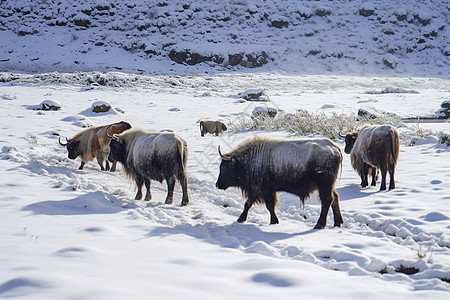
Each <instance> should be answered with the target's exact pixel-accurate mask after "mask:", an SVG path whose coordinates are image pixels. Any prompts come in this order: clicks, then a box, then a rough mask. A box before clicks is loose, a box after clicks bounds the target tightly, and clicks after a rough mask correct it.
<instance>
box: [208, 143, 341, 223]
mask: <svg viewBox="0 0 450 300" xmlns="http://www.w3.org/2000/svg"><path fill="white" fill-rule="evenodd" d="M219 155H220V157H221V158H222V161H221V164H220V173H219V177H218V179H217V183H216V187H217V188H219V189H223V190H225V189H227V188H228V187H238V188H240V189H241V191H242V192H243V194H244V196H246V198H247V200H246V202H245V204H244V211H243V212H242V214H241V215H240V217H239V219H238V222H245V221H246V220H247V215H248V211H249V209H250V208H251V207H252V205H253V204H255V203H258V204H265V205H266V208H267V209H268V210H269V212H270V224H277V223H278V222H279V221H278V217H277V215H276V213H275V206H276V204H277V201H278V196H277V192H281V191H284V192H288V193H291V194H294V195H297V196H298V197H300V200H301V202H302V204H304V201H305V199H307V198H308V197H309V196H310V195H311V193H312V192H314V191H318V192H319V198H320V202H321V212H320V217H319V220H318V221H317V224H316V226H315V227H314V228H315V229H321V228H325V226H326V223H327V215H328V211H329V209H330V206H331V208H332V210H333V214H334V226H341V225H342V224H343V219H342V215H341V211H340V208H339V195H338V193H337V192H336V190H335V182H336V178H337V176H338V173H339V169H340V167H341V165H342V152H341V150H340V148H339V147H338V146H337V145H336V144H334V143H333V142H332V141H331V140H329V139H326V138H323V139H271V138H260V137H255V138H253V139H249V140H247V141H244V142H243V143H242V144H240V145H239V146H238V147H237V148H236V149H235V150H233V151H232V152H230V153H228V154H225V155H223V154H222V153H221V152H220V146H219Z"/></svg>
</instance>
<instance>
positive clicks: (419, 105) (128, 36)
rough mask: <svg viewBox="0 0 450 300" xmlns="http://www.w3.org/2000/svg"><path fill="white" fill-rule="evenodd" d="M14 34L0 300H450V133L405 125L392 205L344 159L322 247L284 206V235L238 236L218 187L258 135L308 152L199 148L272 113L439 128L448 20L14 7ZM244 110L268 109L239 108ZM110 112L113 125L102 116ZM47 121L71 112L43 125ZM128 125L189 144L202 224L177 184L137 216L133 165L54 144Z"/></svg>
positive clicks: (383, 1) (315, 5)
mask: <svg viewBox="0 0 450 300" xmlns="http://www.w3.org/2000/svg"><path fill="white" fill-rule="evenodd" d="M360 9H365V10H374V13H373V15H369V16H367V17H366V16H363V15H361V14H360V11H359V10H360ZM367 14H370V13H369V12H367ZM0 16H1V17H0V24H1V25H2V30H0V38H1V40H2V41H4V42H3V43H1V44H0V72H1V73H0V128H1V132H2V134H1V135H0V191H1V192H0V219H1V220H2V226H1V227H0V240H1V243H0V266H1V272H0V298H8V299H33V300H34V299H124V298H130V299H148V298H156V299H179V298H188V299H230V298H237V299H265V298H274V297H277V298H282V299H298V298H299V296H302V297H304V298H305V299H329V298H342V299H361V298H364V299H380V298H383V299H406V298H408V299H447V298H448V295H449V292H450V284H449V280H450V204H449V200H450V197H449V188H448V183H449V182H450V169H449V168H448V161H449V159H450V148H449V146H448V145H447V144H441V139H442V136H443V135H445V134H446V135H449V134H450V123H449V122H448V120H439V122H414V121H411V122H408V123H401V124H400V125H398V127H397V130H398V132H399V135H400V144H401V145H400V154H399V161H398V165H397V168H396V173H395V176H396V188H395V189H394V190H391V191H378V189H379V184H380V181H381V180H378V182H377V187H367V188H364V189H362V188H361V187H360V185H359V183H360V178H359V176H358V174H357V173H356V172H355V171H354V170H353V169H352V167H351V164H350V157H349V155H344V161H343V164H342V172H341V173H340V176H339V178H338V180H337V182H336V190H337V192H338V193H339V197H340V207H341V212H342V215H343V218H344V225H343V227H341V228H334V227H333V217H332V212H330V213H329V216H328V224H327V227H326V228H325V229H323V230H313V229H312V228H313V227H314V225H315V224H316V222H317V220H318V218H319V213H320V209H321V207H320V204H319V203H318V200H317V195H316V194H313V195H312V197H311V199H309V200H308V201H306V202H305V207H304V211H303V210H302V207H301V203H300V201H299V199H298V197H296V196H293V195H291V194H288V193H280V195H279V204H278V207H277V208H276V211H277V215H278V218H279V219H280V224H277V225H269V219H270V217H269V213H268V211H267V209H266V208H265V207H264V206H254V207H252V208H251V210H250V212H249V215H248V220H247V222H246V223H244V224H240V223H237V222H236V220H237V218H238V216H239V215H240V213H241V212H242V209H243V206H244V201H245V199H243V198H242V195H241V193H240V192H239V191H237V190H233V189H228V190H226V191H223V190H219V189H217V188H216V187H215V182H216V180H217V177H218V174H219V164H220V157H219V155H218V151H217V149H218V146H219V145H220V146H221V149H222V152H223V153H228V152H231V151H232V150H233V149H234V148H235V147H236V146H237V145H239V144H240V143H241V142H243V141H245V140H247V139H249V138H252V137H254V136H261V137H266V136H270V137H273V138H288V139H295V138H303V137H302V136H298V135H295V134H291V133H288V132H285V131H282V130H279V131H275V130H271V131H265V130H262V129H261V128H260V129H258V130H246V131H241V132H233V131H231V130H228V131H226V132H224V133H223V134H221V135H220V136H218V137H216V136H212V135H208V136H206V137H201V136H200V131H199V127H198V123H199V121H200V120H205V119H210V120H220V121H222V122H224V123H225V124H226V125H227V126H228V124H229V123H232V122H235V121H237V120H239V119H240V118H242V117H244V118H245V117H248V118H250V116H251V115H252V112H253V111H255V110H256V111H258V110H261V107H262V108H263V109H271V108H272V107H274V108H276V110H278V111H280V112H286V113H295V112H296V111H297V110H299V109H305V110H307V111H310V112H313V113H318V114H320V113H323V114H325V115H330V114H332V113H334V112H335V113H344V114H355V116H356V112H357V111H358V109H364V110H366V111H369V112H377V114H380V115H384V114H392V115H396V116H398V117H400V118H415V117H426V116H436V114H437V112H439V110H440V108H441V105H442V104H447V103H449V102H450V98H449V91H450V73H449V70H450V67H449V64H450V60H449V56H448V55H449V53H450V50H449V46H448V41H447V38H448V36H449V34H448V33H449V26H448V24H447V23H448V19H449V12H448V4H446V3H445V1H434V2H430V1H426V0H420V1H415V2H414V5H411V4H410V1H407V0H400V1H397V2H395V3H392V2H391V1H387V0H376V1H372V2H367V1H360V2H358V3H357V4H355V2H354V1H338V3H337V2H336V3H331V2H330V3H323V2H319V1H313V0H311V1H303V2H302V3H301V5H299V4H298V2H297V1H293V0H284V1H275V2H274V1H253V0H243V1H240V0H239V1H229V2H226V3H225V2H223V1H209V2H198V3H190V2H189V1H178V0H175V1H153V0H141V1H135V2H133V3H129V2H127V1H122V0H91V1H84V2H83V4H81V3H74V2H73V1H52V0H49V1H48V0H42V1H41V0H38V1H33V2H29V1H9V0H7V1H1V4H0ZM77 20H78V21H80V23H83V22H85V23H87V22H86V21H89V22H90V25H89V24H88V25H86V24H85V25H75V22H76V21H77ZM81 21H83V22H81ZM276 23H280V24H281V27H282V28H277V27H275V26H274V25H276ZM283 24H284V25H283ZM285 24H287V27H285ZM443 25H445V26H443ZM187 48H189V49H188V50H191V51H192V53H191V56H190V57H189V58H190V59H193V58H194V57H193V55H192V54H199V55H200V54H201V55H216V58H215V59H216V60H215V61H205V62H202V63H198V64H194V65H189V64H187V63H184V64H183V63H182V64H179V63H176V62H174V61H173V60H172V59H171V58H170V57H169V54H170V52H171V51H172V50H174V51H180V50H185V49H187ZM262 51H264V52H266V53H267V55H268V61H267V63H266V64H263V65H262V66H261V67H258V68H249V67H245V66H243V65H239V64H238V65H231V62H232V59H231V56H230V55H238V54H242V55H244V54H253V55H258V54H261V52H262ZM219 58H223V63H220V62H218V61H219ZM385 59H386V61H387V63H386V64H385V63H383V60H385ZM247 63H248V61H247ZM388 64H390V65H391V67H394V68H391V67H389V66H388ZM244 65H245V64H244ZM20 72H23V73H20ZM249 92H258V93H259V92H263V95H264V99H265V100H267V102H265V103H264V104H263V106H261V103H260V102H253V101H241V100H242V99H240V97H241V96H242V95H243V94H248V93H249ZM39 103H40V104H39ZM99 103H100V104H102V103H103V104H107V105H108V106H111V110H110V111H109V112H107V113H94V112H92V107H93V105H94V104H96V105H97V104H99ZM43 104H57V105H58V106H59V107H61V109H59V110H48V111H47V110H45V111H43V110H33V109H30V108H33V107H42V105H43ZM258 107H259V108H258ZM119 121H126V122H129V123H130V124H131V125H132V126H133V127H134V128H142V129H145V130H173V131H174V132H176V133H177V134H178V135H179V136H181V137H182V138H183V139H184V140H186V142H187V144H188V149H189V155H188V164H187V176H188V191H189V197H190V203H189V204H188V205H187V206H184V207H182V206H180V202H181V195H182V193H181V187H180V184H179V183H177V184H176V187H175V194H174V204H173V205H166V204H164V200H165V197H166V194H167V187H166V183H165V182H163V183H162V184H160V183H159V182H155V181H153V182H152V183H151V191H152V200H151V201H150V202H145V201H135V200H133V199H134V195H135V193H136V190H135V186H134V183H133V182H130V181H128V180H127V178H126V177H125V176H124V173H123V170H122V168H121V166H120V165H119V166H118V169H117V171H116V172H114V173H112V172H104V171H100V168H99V166H98V164H97V163H96V162H89V163H87V164H86V165H85V167H84V170H78V166H79V161H78V159H77V160H70V159H68V158H67V150H66V149H65V148H64V147H62V146H60V145H59V143H58V139H59V137H69V138H70V137H72V136H74V135H75V134H76V133H77V132H79V131H81V130H82V129H83V128H85V127H89V126H97V125H104V124H110V123H114V122H119ZM311 137H319V136H314V135H313V136H308V138H311ZM334 142H335V143H336V144H337V145H338V146H339V147H341V149H343V148H344V143H343V141H342V140H335V141H334ZM287 159H288V158H287ZM406 273H408V274H406Z"/></svg>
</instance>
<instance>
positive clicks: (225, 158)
mask: <svg viewBox="0 0 450 300" xmlns="http://www.w3.org/2000/svg"><path fill="white" fill-rule="evenodd" d="M219 155H220V157H221V158H222V159H224V160H231V158H230V157H227V156H225V155H223V154H222V152H221V151H220V145H219Z"/></svg>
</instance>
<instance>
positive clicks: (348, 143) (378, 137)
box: [344, 125, 399, 191]
mask: <svg viewBox="0 0 450 300" xmlns="http://www.w3.org/2000/svg"><path fill="white" fill-rule="evenodd" d="M344 152H345V153H347V154H350V160H351V164H352V167H353V169H355V171H356V172H357V173H358V174H359V176H360V177H361V187H366V186H368V185H369V182H368V174H371V175H372V182H371V185H372V186H376V180H377V177H378V176H377V175H378V170H380V172H381V185H380V191H382V190H386V175H387V172H389V175H390V182H389V189H390V190H392V189H394V188H395V180H394V173H395V166H396V165H397V160H398V154H399V137H398V132H397V130H395V128H393V127H392V126H390V125H371V126H369V125H364V126H362V127H360V128H358V129H357V130H356V131H355V132H351V133H347V134H346V135H345V149H344Z"/></svg>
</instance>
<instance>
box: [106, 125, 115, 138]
mask: <svg viewBox="0 0 450 300" xmlns="http://www.w3.org/2000/svg"><path fill="white" fill-rule="evenodd" d="M109 127H111V125H108V127H106V136H107V137H109V138H110V139H113V138H114V136H112V135H110V134H109V133H108V130H109Z"/></svg>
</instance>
